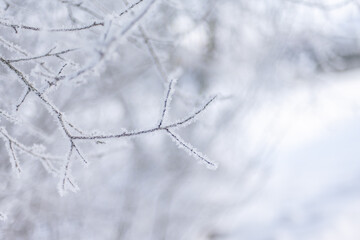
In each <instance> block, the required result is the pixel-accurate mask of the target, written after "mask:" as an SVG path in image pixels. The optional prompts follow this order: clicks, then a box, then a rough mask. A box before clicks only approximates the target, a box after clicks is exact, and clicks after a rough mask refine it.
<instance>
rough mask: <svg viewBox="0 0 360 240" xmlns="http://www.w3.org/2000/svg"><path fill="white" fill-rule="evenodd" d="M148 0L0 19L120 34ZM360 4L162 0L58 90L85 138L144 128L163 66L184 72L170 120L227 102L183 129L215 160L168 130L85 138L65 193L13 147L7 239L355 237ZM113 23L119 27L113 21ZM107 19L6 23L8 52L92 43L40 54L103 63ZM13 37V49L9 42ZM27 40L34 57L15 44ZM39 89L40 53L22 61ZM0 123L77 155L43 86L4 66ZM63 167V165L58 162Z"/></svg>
mask: <svg viewBox="0 0 360 240" xmlns="http://www.w3.org/2000/svg"><path fill="white" fill-rule="evenodd" d="M135 2H136V1H130V2H128V3H127V2H126V1H115V0H106V1H100V0H92V1H87V0H84V1H72V0H69V1H65V0H59V1H55V0H54V1H47V0H43V1H39V0H37V1H33V0H28V1H21V0H6V1H5V0H2V1H0V7H1V17H0V22H12V23H18V24H25V25H31V26H40V27H42V28H56V27H62V26H81V25H85V24H87V23H92V22H94V21H108V19H112V25H111V26H110V28H108V34H109V35H110V36H115V37H116V36H117V34H119V32H120V31H121V30H122V29H124V28H126V26H128V24H129V23H130V22H131V21H132V20H133V19H134V18H135V17H136V16H138V15H139V14H140V13H141V12H142V11H143V10H144V9H145V8H147V6H148V3H149V2H150V1H149V0H144V1H142V2H140V3H139V4H138V5H136V7H134V8H133V9H132V11H129V12H128V13H127V14H124V15H123V16H121V17H114V16H115V15H116V14H119V13H121V12H122V11H124V10H125V9H127V6H129V5H127V4H130V5H131V4H133V3H135ZM359 4H360V2H358V1H356V0H353V1H346V0H343V1H341V0H336V1H335V0H334V1H331V0H328V1H325V0H306V1H302V0H272V1H266V0H257V1H243V0H223V1H216V0H197V1H192V0H181V1H180V0H168V1H164V0H158V1H156V2H155V4H154V5H153V6H152V7H151V8H150V10H149V11H148V12H147V13H146V15H145V16H144V17H143V18H142V19H141V21H139V22H138V23H137V24H136V26H134V27H133V28H132V29H131V31H129V32H128V33H127V34H126V35H125V36H123V37H119V38H118V39H117V41H116V44H115V46H114V47H113V48H111V51H108V52H107V53H106V57H105V59H104V60H103V61H102V62H101V63H100V64H97V65H96V66H95V67H94V68H93V69H92V71H89V72H88V73H87V74H84V75H82V76H81V77H79V78H76V79H73V80H71V81H70V80H69V81H64V83H63V84H59V86H58V87H57V88H56V89H55V90H54V91H51V92H49V93H48V98H49V99H50V100H51V101H52V102H53V103H54V104H55V105H56V106H58V108H59V109H61V111H63V112H64V113H65V114H66V116H67V118H68V119H69V120H70V121H71V122H72V123H74V124H76V125H77V126H79V127H80V128H81V129H83V130H84V131H85V132H94V131H100V132H106V133H118V132H121V131H122V129H128V130H133V129H146V128H149V127H153V126H154V125H156V123H157V122H158V120H159V116H160V113H161V108H162V105H163V99H164V92H165V90H166V82H165V81H164V79H163V77H162V73H161V71H160V72H159V64H158V63H157V62H156V61H154V59H153V57H151V50H150V49H149V47H148V46H149V45H147V44H146V42H145V41H144V35H143V34H142V33H141V29H143V30H144V31H145V32H146V39H147V41H149V42H150V43H151V46H152V48H153V51H154V52H155V54H156V56H157V57H158V60H159V63H160V65H161V67H162V68H163V70H164V71H165V72H166V75H167V76H168V77H169V78H171V77H174V78H177V79H178V81H177V85H176V88H175V93H174V96H173V101H172V103H171V109H170V112H169V117H168V119H167V120H166V121H167V122H168V123H170V122H173V121H175V120H177V119H181V118H183V117H184V116H187V115H188V114H189V113H191V112H192V111H193V109H196V108H198V107H200V106H201V104H203V103H204V101H206V100H207V99H208V98H209V97H211V96H213V95H215V94H217V95H218V97H217V100H216V102H214V103H213V104H212V105H211V106H209V108H208V109H207V110H206V111H204V112H203V113H202V114H201V116H199V118H198V120H197V121H196V122H194V123H193V124H191V125H189V126H187V127H186V128H181V129H178V130H177V131H176V132H177V133H178V134H179V135H181V136H182V138H183V139H184V140H185V141H186V142H189V143H191V144H192V145H193V146H195V147H196V148H197V149H199V151H201V152H202V153H204V154H206V155H207V156H208V157H209V158H210V159H211V160H213V161H215V162H217V163H218V164H219V167H218V169H217V170H215V171H212V170H209V169H207V168H206V167H204V165H203V164H198V160H197V159H195V158H193V157H191V156H189V155H188V154H187V153H186V152H184V151H183V150H182V149H179V148H177V146H176V144H174V142H173V141H172V140H171V138H169V137H168V136H166V134H163V133H161V132H159V133H153V134H148V135H142V136H139V137H136V138H131V139H126V138H124V139H116V140H107V141H105V144H95V143H93V142H82V143H81V145H79V147H80V149H81V151H82V152H83V153H84V156H85V157H86V158H87V159H88V160H89V162H90V164H89V165H88V166H84V164H82V163H81V161H78V160H77V159H74V161H73V165H72V175H73V176H74V178H75V180H76V181H77V183H78V185H79V187H80V191H78V192H76V193H72V192H69V193H67V194H66V195H65V196H63V197H60V195H59V194H58V190H57V184H58V181H59V177H53V176H51V174H49V173H48V172H47V171H46V170H45V169H44V168H43V167H42V165H41V164H40V163H39V161H37V160H36V159H35V158H32V157H31V156H29V155H27V154H24V153H21V152H18V156H19V159H20V163H21V166H22V169H23V171H22V174H21V175H20V176H17V174H15V173H14V171H13V170H12V168H11V164H10V161H9V154H8V152H7V151H6V142H4V144H3V142H2V143H1V144H0V156H1V158H0V212H1V214H2V215H6V216H7V219H6V221H0V238H1V239H14V240H15V239H37V240H40V239H53V240H57V239H59V240H63V239H89V240H90V239H94V240H95V239H96V240H98V239H102V240H105V239H129V240H130V239H151V240H165V239H171V240H180V239H181V240H185V239H186V240H220V239H224V240H238V239H249V240H263V239H274V240H275V239H276V240H293V239H294V240H297V239H299V240H300V239H309V240H311V239H316V240H332V239H343V240H357V239H359V238H360V230H359V227H358V226H359V224H360V217H359V216H360V192H359V187H360V184H359V183H360V181H359V180H360V179H359V176H360V175H359V171H360V162H359V156H360V147H359V145H360V125H359V120H360V112H359V109H360V108H359V107H360V105H359V104H360V94H359V92H360V81H359V79H358V78H359V77H360V69H359V67H360V45H359V43H360V41H359V37H360V29H359V27H358V25H359V24H358V23H359V21H360V5H359ZM105 27H106V26H105ZM105 27H96V28H91V29H88V30H86V31H78V32H46V31H40V32H35V31H26V30H24V29H19V30H18V33H15V31H14V29H12V28H9V27H6V26H4V25H0V53H1V56H2V57H4V58H7V59H16V58H20V57H21V56H22V55H21V51H23V52H26V53H27V54H28V55H29V56H36V55H41V54H44V53H46V52H48V51H49V49H51V48H53V47H54V46H57V48H56V49H57V50H63V49H69V48H79V50H78V51H75V52H71V53H68V54H66V55H65V56H64V59H58V58H46V59H42V60H40V62H45V64H46V65H47V66H48V67H49V68H50V69H53V70H54V71H58V70H59V68H60V67H61V66H62V65H63V63H64V62H67V63H71V64H68V65H69V66H67V67H66V68H64V70H63V73H64V74H65V75H71V74H72V73H73V72H75V71H77V70H78V69H81V67H82V66H87V64H91V63H92V62H93V61H94V59H96V58H97V54H96V50H97V49H98V48H99V46H100V47H101V38H102V37H103V36H104V34H105V33H106V28H105ZM7 43H12V45H10V46H9V44H7ZM14 48H17V49H18V50H19V49H20V50H21V51H17V50H14ZM16 66H18V68H20V69H21V70H22V71H23V72H24V73H25V74H27V76H28V77H29V79H30V80H31V81H32V82H34V83H35V84H36V85H37V86H39V88H41V87H43V86H46V81H45V80H46V76H43V75H42V74H41V71H42V70H43V69H42V68H41V67H40V66H39V62H34V61H32V62H26V63H19V64H18V65H16ZM0 71H1V75H0V83H1V84H0V100H1V101H0V109H1V110H2V111H3V112H7V113H9V114H11V115H12V116H14V117H15V118H16V119H17V121H16V122H14V121H11V120H9V119H8V118H6V117H4V115H0V125H1V126H2V127H4V128H5V129H6V130H7V132H8V133H9V134H11V135H12V136H13V137H14V138H16V139H18V140H19V142H21V143H23V144H25V145H27V146H36V147H37V148H39V146H41V147H42V148H44V149H46V150H44V151H45V152H46V153H49V154H54V155H59V156H65V155H66V153H67V147H68V146H67V140H66V138H64V136H63V135H62V133H61V130H60V129H59V126H58V125H57V122H56V119H54V117H53V116H52V115H51V114H49V112H48V111H47V110H46V108H44V106H43V105H42V104H41V102H40V101H38V99H37V98H36V96H33V95H31V94H30V95H29V96H28V97H27V98H26V101H25V102H24V103H23V104H22V106H21V107H20V109H19V111H15V106H16V104H17V103H18V101H19V99H20V98H21V96H22V95H23V93H24V91H26V89H24V86H23V85H22V84H20V83H19V82H18V81H17V79H16V75H14V74H13V73H12V72H10V71H8V70H7V69H6V67H4V65H2V66H1V67H0ZM54 164H55V165H56V166H59V167H60V166H61V164H62V163H61V162H60V163H56V162H55V163H54Z"/></svg>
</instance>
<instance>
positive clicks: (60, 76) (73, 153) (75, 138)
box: [0, 0, 216, 195]
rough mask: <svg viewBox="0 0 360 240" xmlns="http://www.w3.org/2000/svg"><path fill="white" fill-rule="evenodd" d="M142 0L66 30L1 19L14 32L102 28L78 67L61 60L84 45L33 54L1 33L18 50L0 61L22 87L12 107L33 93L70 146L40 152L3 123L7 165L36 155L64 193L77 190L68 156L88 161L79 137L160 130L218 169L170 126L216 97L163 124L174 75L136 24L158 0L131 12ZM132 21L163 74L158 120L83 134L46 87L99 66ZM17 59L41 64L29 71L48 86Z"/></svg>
mask: <svg viewBox="0 0 360 240" xmlns="http://www.w3.org/2000/svg"><path fill="white" fill-rule="evenodd" d="M62 2H63V3H67V4H69V5H71V6H72V7H78V8H80V9H82V10H83V11H86V12H89V13H91V11H87V8H85V7H83V6H81V4H79V5H76V4H75V5H74V4H73V3H71V2H68V1H62ZM142 2H145V1H144V0H138V1H136V2H134V3H132V4H131V5H129V4H128V3H127V2H126V1H125V3H126V9H125V10H124V11H122V12H121V13H120V14H118V15H116V16H114V17H113V18H111V19H110V20H109V21H108V20H106V18H105V20H104V21H100V22H94V23H92V24H88V25H84V26H80V27H64V28H53V29H47V28H40V27H32V26H28V25H21V24H13V23H9V22H7V21H4V20H0V25H2V26H5V27H11V28H13V29H14V30H15V32H18V30H19V29H25V30H32V31H48V32H77V31H82V30H86V29H90V28H93V27H97V26H104V28H103V32H102V33H101V36H100V37H99V38H98V39H99V40H98V41H97V45H96V46H94V47H93V49H91V48H90V50H93V51H92V52H91V51H90V52H91V53H93V54H90V56H89V59H90V60H89V61H88V63H87V64H84V66H83V67H79V65H76V64H72V63H71V61H68V60H66V59H64V55H65V54H68V53H70V52H74V51H81V50H83V49H84V47H83V46H80V47H78V48H71V49H65V50H62V51H56V52H55V51H54V50H55V48H52V49H50V50H48V51H47V52H46V53H44V54H41V55H34V54H30V53H28V52H27V51H25V50H23V48H22V47H21V46H19V45H17V44H14V43H12V42H11V41H8V40H6V39H4V38H3V37H2V36H0V44H1V45H3V46H4V47H6V48H7V49H8V50H10V51H12V52H15V53H16V54H21V57H16V55H15V57H11V58H8V57H5V56H3V55H2V54H1V55H0V65H1V66H2V67H4V68H5V69H7V70H9V71H10V73H12V75H14V77H15V78H16V79H17V81H18V82H20V83H21V85H22V86H23V94H22V95H21V96H20V98H19V100H18V102H17V103H16V111H19V110H20V107H21V106H22V105H23V103H24V102H25V100H26V98H27V97H28V96H29V95H34V96H35V97H36V98H37V99H38V100H39V102H40V103H41V104H42V106H43V107H44V108H45V109H46V110H47V112H48V114H49V116H51V117H52V118H53V119H54V120H55V121H56V122H57V126H58V127H57V129H58V130H60V132H61V133H62V136H63V138H64V139H65V140H66V141H67V144H68V148H67V150H64V154H63V156H53V155H51V154H44V153H43V152H40V151H38V150H36V149H35V148H32V147H28V146H25V145H24V144H22V143H20V142H19V141H18V140H17V139H16V138H14V137H12V136H11V135H10V134H9V133H8V132H7V131H6V129H5V126H1V127H0V137H1V138H2V139H3V140H4V142H5V145H6V149H7V152H8V154H9V156H10V162H11V165H12V167H13V169H14V170H16V171H17V172H18V173H20V172H21V168H20V161H21V160H22V159H19V157H18V156H17V153H18V152H20V153H25V154H28V155H30V156H32V157H34V158H35V159H38V160H39V161H40V162H41V164H42V165H43V166H44V168H45V169H46V170H47V171H48V172H49V173H51V174H52V175H54V176H56V177H58V178H60V179H59V183H58V190H59V193H60V195H64V194H65V193H66V192H67V191H68V190H72V191H77V190H78V189H79V188H78V186H77V185H76V183H75V181H74V180H73V179H72V177H71V166H72V160H73V159H74V158H76V159H80V160H82V162H84V163H85V164H87V163H88V161H87V160H86V158H85V156H86V152H85V153H82V151H81V149H80V148H79V144H80V141H81V142H86V143H91V142H94V141H95V142H96V143H103V142H101V140H104V139H123V138H129V137H136V136H142V135H144V134H149V133H154V132H159V133H163V134H165V135H168V136H170V137H171V139H172V140H173V141H174V142H175V143H176V144H177V146H178V147H180V148H181V149H183V150H184V151H186V152H187V153H189V154H190V155H191V156H193V157H194V158H195V159H198V160H200V161H201V162H203V163H205V164H206V166H208V167H210V168H216V164H215V163H213V162H211V161H210V160H209V159H208V158H207V157H206V156H205V155H204V154H202V153H201V152H199V151H198V150H196V149H195V148H194V147H193V146H192V145H191V144H189V143H186V142H185V141H184V140H183V139H182V138H181V137H180V136H178V135H177V134H175V133H174V132H173V130H174V129H177V128H180V127H185V126H187V125H189V124H190V123H191V122H193V121H195V120H196V118H197V116H198V115H200V114H201V113H202V112H204V111H205V110H206V109H207V108H208V106H210V104H211V103H212V102H213V101H214V100H215V98H216V97H212V98H211V99H209V100H208V101H206V102H205V103H204V105H202V106H201V107H200V108H198V109H197V110H196V111H194V112H193V113H192V114H190V115H189V116H186V117H184V118H183V119H182V120H179V121H174V122H171V123H167V121H166V120H167V116H168V115H169V109H170V104H171V99H172V95H173V92H174V90H175V84H176V79H171V80H168V79H170V78H168V76H167V73H166V70H165V67H164V66H163V65H162V63H161V62H160V60H159V58H158V54H157V53H156V49H155V48H154V46H153V45H152V44H151V43H150V42H149V38H148V35H147V33H146V31H145V28H144V27H143V26H142V25H140V24H139V22H140V20H141V19H142V18H143V17H144V16H145V15H146V14H147V13H148V12H149V10H150V8H151V7H152V6H153V5H154V3H155V2H156V0H149V1H147V2H148V3H147V5H146V6H144V7H143V8H142V9H141V11H139V12H138V13H136V14H135V13H134V12H133V11H131V10H132V9H133V8H135V7H136V6H138V5H140V3H142ZM88 10H90V9H88ZM130 11H131V13H132V16H133V17H132V18H131V19H130V21H129V22H128V23H126V24H120V25H121V28H120V29H118V31H116V30H115V28H113V27H112V23H113V22H115V20H116V21H118V20H119V17H121V16H123V15H124V14H125V13H128V12H130ZM102 20H103V19H102ZM136 25H138V30H139V31H140V33H141V36H142V38H143V39H144V44H145V46H146V47H147V48H148V50H149V53H150V57H151V58H152V59H153V62H154V64H155V66H156V68H157V70H158V72H159V74H160V77H161V78H162V80H164V82H166V83H168V84H167V87H166V89H165V91H164V92H165V94H164V100H163V104H162V107H161V114H160V117H159V119H158V120H157V121H156V119H155V120H154V125H153V126H152V127H150V128H147V129H142V130H133V131H128V130H124V131H121V132H119V133H109V134H88V133H85V132H84V131H82V130H80V129H81V128H79V127H78V126H75V124H74V123H72V122H70V121H69V120H68V119H67V118H66V116H65V113H64V112H63V111H62V110H61V109H60V108H59V107H58V106H57V105H56V104H55V103H54V102H56V101H55V100H54V102H53V100H51V98H48V95H47V94H48V91H49V90H50V89H52V88H54V87H55V86H57V85H58V82H59V81H60V80H71V79H74V78H77V77H79V76H80V75H83V74H84V73H87V72H89V71H91V70H92V69H93V68H95V67H96V66H97V65H99V64H100V63H101V62H103V61H104V59H105V58H106V57H107V55H108V53H112V52H114V51H113V50H114V49H115V47H116V46H117V44H118V42H119V40H120V39H121V38H122V37H124V36H125V35H126V34H127V33H128V32H129V31H130V30H131V29H133V28H134V26H136ZM110 28H111V31H110ZM45 34H46V33H45ZM50 57H55V58H58V59H60V64H61V65H60V66H57V67H56V70H53V69H52V68H53V65H54V64H53V62H51V64H50V63H49V66H51V67H49V66H46V62H45V60H46V59H48V58H50ZM43 61H44V62H43ZM20 62H22V63H24V64H25V65H26V64H27V63H35V64H37V65H36V67H39V68H40V69H41V70H42V71H40V72H37V71H38V69H36V71H32V73H36V74H38V75H39V76H40V77H41V78H46V82H47V83H48V85H46V84H44V83H42V82H41V84H42V86H39V85H38V83H37V82H36V81H33V79H30V78H29V76H27V75H26V71H23V70H22V66H21V65H20V66H18V65H17V63H20ZM68 65H71V67H73V68H74V69H75V70H74V72H72V73H70V74H67V75H65V74H64V73H63V72H64V69H65V67H66V66H68ZM10 76H11V75H10ZM36 77H37V75H36ZM43 85H45V86H43ZM84 90H85V89H84ZM14 105H15V104H14ZM0 117H4V118H6V119H8V120H9V121H10V122H12V123H15V120H16V118H14V117H12V116H11V114H9V113H7V112H6V111H4V110H1V109H0ZM14 119H15V120H14ZM97 132H99V131H97ZM54 161H55V162H59V161H62V163H63V164H62V167H60V169H59V167H58V164H54Z"/></svg>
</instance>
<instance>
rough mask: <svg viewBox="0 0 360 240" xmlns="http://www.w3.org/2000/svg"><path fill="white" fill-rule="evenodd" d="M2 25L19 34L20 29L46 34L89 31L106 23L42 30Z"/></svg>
mask: <svg viewBox="0 0 360 240" xmlns="http://www.w3.org/2000/svg"><path fill="white" fill-rule="evenodd" d="M0 25H3V26H5V27H10V28H12V29H14V31H15V33H18V30H19V29H24V30H31V31H46V32H76V31H82V30H87V29H90V28H93V27H97V26H104V23H103V22H93V23H92V24H88V25H85V26H80V27H64V28H41V27H33V26H28V25H22V24H15V23H8V22H3V21H0Z"/></svg>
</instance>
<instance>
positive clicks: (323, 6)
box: [286, 0, 354, 11]
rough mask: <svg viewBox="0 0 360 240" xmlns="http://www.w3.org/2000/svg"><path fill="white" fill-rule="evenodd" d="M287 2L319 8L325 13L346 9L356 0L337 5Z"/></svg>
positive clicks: (347, 0) (296, 0) (299, 1)
mask: <svg viewBox="0 0 360 240" xmlns="http://www.w3.org/2000/svg"><path fill="white" fill-rule="evenodd" d="M286 1H287V2H290V3H294V4H300V5H303V6H307V7H311V8H318V9H321V10H325V11H333V10H337V9H339V8H343V7H346V6H347V5H349V4H351V3H354V0H345V1H342V2H338V3H335V4H331V5H330V4H321V3H318V2H310V1H302V0H286Z"/></svg>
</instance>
